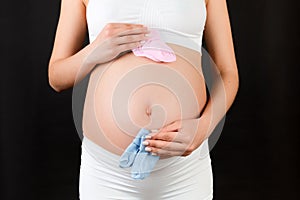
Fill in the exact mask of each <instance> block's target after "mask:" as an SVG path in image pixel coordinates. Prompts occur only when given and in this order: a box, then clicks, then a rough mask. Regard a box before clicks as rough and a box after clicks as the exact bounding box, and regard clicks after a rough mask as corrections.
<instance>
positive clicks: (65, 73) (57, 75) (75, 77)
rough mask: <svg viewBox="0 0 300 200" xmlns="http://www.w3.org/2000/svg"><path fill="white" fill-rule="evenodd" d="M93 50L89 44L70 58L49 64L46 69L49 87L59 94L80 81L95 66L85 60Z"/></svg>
mask: <svg viewBox="0 0 300 200" xmlns="http://www.w3.org/2000/svg"><path fill="white" fill-rule="evenodd" d="M93 48H94V47H93V45H92V44H89V45H87V46H85V47H84V48H83V49H81V50H80V51H78V52H77V53H76V54H74V55H72V56H70V57H67V58H64V59H58V60H56V61H54V62H50V63H49V68H48V69H49V71H48V76H49V84H50V86H51V87H52V88H53V89H54V90H55V91H57V92H60V91H62V90H65V89H68V88H70V87H73V86H74V85H75V84H76V83H77V82H79V81H80V80H82V79H83V78H84V77H85V76H86V75H87V74H88V73H89V72H90V71H91V70H92V69H93V68H94V67H95V65H96V64H95V63H90V62H88V59H86V58H87V57H88V55H89V54H90V53H91V51H92V50H93Z"/></svg>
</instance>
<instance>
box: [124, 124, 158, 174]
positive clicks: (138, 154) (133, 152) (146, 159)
mask: <svg viewBox="0 0 300 200" xmlns="http://www.w3.org/2000/svg"><path fill="white" fill-rule="evenodd" d="M149 133H150V131H149V130H147V129H145V128H141V129H140V131H139V132H138V134H137V135H136V137H135V138H134V140H133V141H132V142H131V143H130V145H129V146H128V147H127V148H126V149H125V151H124V152H123V154H122V155H121V157H120V159H119V166H120V167H122V168H127V167H131V166H132V169H131V177H132V178H134V179H144V178H146V177H147V176H149V175H150V173H151V171H152V169H153V167H154V166H155V164H156V162H157V161H158V160H159V156H153V155H151V153H150V152H147V151H145V145H143V144H142V142H143V141H144V140H145V136H146V135H148V134H149Z"/></svg>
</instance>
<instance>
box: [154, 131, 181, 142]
mask: <svg viewBox="0 0 300 200" xmlns="http://www.w3.org/2000/svg"><path fill="white" fill-rule="evenodd" d="M150 135H151V140H163V141H169V142H179V143H181V142H182V141H184V138H183V137H182V135H181V133H180V132H177V131H176V132H175V131H174V132H157V133H155V134H154V135H152V134H150Z"/></svg>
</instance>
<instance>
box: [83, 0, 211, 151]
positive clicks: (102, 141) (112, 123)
mask: <svg viewBox="0 0 300 200" xmlns="http://www.w3.org/2000/svg"><path fill="white" fill-rule="evenodd" d="M122 2H123V3H122ZM125 2H126V3H125ZM169 2H170V1H166V0H165V1H164V0H160V1H158V0H157V1H156V0H154V1H153V0H152V1H150V0H142V1H140V0H128V1H121V0H116V1H111V0H89V3H88V7H87V22H88V28H89V36H90V41H92V40H94V39H95V38H96V36H97V35H98V34H99V32H100V31H101V30H102V28H103V26H104V25H105V24H106V23H109V22H124V23H140V24H145V25H146V26H148V27H150V28H157V29H158V30H161V32H160V33H161V36H162V39H163V40H164V41H165V42H166V43H167V44H168V45H169V46H170V47H171V48H172V49H173V50H174V52H175V53H176V57H177V60H176V61H175V62H172V63H157V62H154V61H152V60H150V59H147V58H143V57H136V56H135V55H134V54H133V53H132V52H130V53H127V54H125V55H123V56H121V57H119V58H117V59H114V60H113V61H111V62H109V63H105V64H101V65H98V66H97V67H95V69H94V70H93V71H92V72H91V76H90V80H89V85H88V89H87V93H86V99H85V105H84V111H83V132H84V136H85V137H88V138H89V139H91V140H92V141H94V142H95V143H96V144H98V145H100V146H102V147H103V148H105V149H107V150H109V151H111V152H113V153H115V154H119V155H121V154H122V152H123V150H124V149H126V147H127V146H128V145H129V144H130V143H131V141H132V139H133V137H134V136H135V135H136V134H137V132H138V130H139V128H141V127H145V128H148V129H158V128H160V127H161V126H163V125H166V124H168V123H170V122H172V121H175V120H179V119H186V118H196V117H198V116H199V113H200V112H201V110H202V109H203V107H204V105H205V102H206V89H205V82H204V78H203V75H202V69H201V43H200V44H197V43H196V42H197V41H200V40H202V33H203V29H204V23H205V16H206V13H205V9H204V8H205V2H204V0H199V1H196V0H187V1H181V0H175V1H173V2H172V4H170V3H169ZM182 2H185V3H182ZM201 2H202V3H201ZM189 3H190V4H189ZM203 4H204V5H203ZM196 6H199V7H198V8H195V7H196ZM203 6H204V8H203ZM146 8H147V9H146ZM180 12H181V13H180ZM198 12H200V14H199V13H198ZM113 13H114V14H113ZM195 17H199V19H198V20H195ZM190 20H194V21H190ZM189 23H191V24H189Z"/></svg>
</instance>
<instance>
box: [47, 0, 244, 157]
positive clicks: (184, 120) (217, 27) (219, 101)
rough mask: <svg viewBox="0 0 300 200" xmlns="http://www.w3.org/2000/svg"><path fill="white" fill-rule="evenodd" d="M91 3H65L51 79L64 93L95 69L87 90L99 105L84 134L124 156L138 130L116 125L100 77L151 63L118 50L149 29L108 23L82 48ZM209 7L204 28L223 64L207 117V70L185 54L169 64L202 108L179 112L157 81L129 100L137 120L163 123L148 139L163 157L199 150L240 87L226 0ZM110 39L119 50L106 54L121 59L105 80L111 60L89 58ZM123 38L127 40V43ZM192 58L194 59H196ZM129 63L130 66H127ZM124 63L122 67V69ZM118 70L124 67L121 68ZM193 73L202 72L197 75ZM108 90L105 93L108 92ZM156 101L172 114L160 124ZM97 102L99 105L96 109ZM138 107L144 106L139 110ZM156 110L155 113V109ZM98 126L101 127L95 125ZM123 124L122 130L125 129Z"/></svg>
mask: <svg viewBox="0 0 300 200" xmlns="http://www.w3.org/2000/svg"><path fill="white" fill-rule="evenodd" d="M87 3H88V2H87V1H85V2H82V1H81V0H75V1H74V0H63V1H62V7H61V16H60V20H59V24H58V28H57V33H56V38H55V43H54V48H53V52H52V55H51V59H50V61H49V83H50V85H51V86H52V87H53V89H54V90H56V91H58V92H60V91H63V90H65V89H67V88H70V87H72V86H73V85H74V84H76V82H78V81H80V80H81V79H82V78H83V77H85V76H86V75H87V74H88V73H90V72H91V71H92V70H93V69H95V70H93V72H92V74H91V79H90V83H89V88H88V90H89V91H90V92H89V91H88V93H87V97H86V100H87V101H86V103H87V102H91V101H97V104H85V110H84V119H83V128H84V133H85V136H87V137H89V138H90V139H92V140H93V141H94V142H95V143H97V144H99V145H101V146H102V147H104V148H106V149H108V150H110V151H111V152H114V153H116V154H119V155H120V154H121V153H122V151H123V150H124V149H125V148H126V147H127V145H128V144H129V143H130V142H131V141H132V139H133V137H134V134H129V133H128V132H126V131H122V130H120V129H119V128H118V127H117V126H116V124H114V122H113V121H112V117H111V116H109V115H111V113H112V110H109V107H107V106H105V105H107V100H106V101H105V98H103V97H104V96H101V95H103V94H104V95H106V97H108V96H111V94H112V93H109V86H107V87H106V88H105V87H102V86H101V84H100V83H101V81H103V82H105V83H106V84H105V85H109V84H112V85H113V84H114V83H117V82H118V81H117V79H114V78H110V79H109V78H107V77H111V76H109V75H108V74H113V73H119V77H120V76H121V75H122V73H123V74H124V73H126V70H129V69H130V68H133V67H134V66H133V65H130V62H133V63H135V65H136V64H137V63H139V62H140V64H143V63H144V64H145V63H149V59H145V58H136V57H135V56H134V55H132V53H128V54H126V55H124V56H122V57H120V58H118V59H115V58H116V56H117V55H118V54H119V53H121V52H123V51H126V50H130V49H133V48H135V47H137V46H139V45H140V44H139V42H140V41H141V40H144V39H146V37H145V34H146V33H147V30H146V29H143V27H142V25H138V24H111V25H110V26H107V27H105V30H103V31H102V32H101V33H100V34H99V36H98V37H97V39H96V40H95V41H94V42H92V43H91V44H89V45H87V46H86V47H85V48H83V49H81V45H82V44H83V42H84V37H85V34H86V31H87V29H86V25H87V24H86V18H85V9H86V5H87ZM206 7H207V21H206V25H205V30H204V39H205V42H206V44H207V47H208V51H209V53H210V55H211V57H212V58H213V60H214V62H215V63H216V65H217V67H218V70H219V78H218V79H217V81H216V82H215V84H214V87H213V88H214V89H213V91H212V92H211V98H210V99H208V104H207V106H206V107H205V108H204V111H203V113H202V115H201V116H200V117H199V116H198V117H196V116H197V114H199V113H200V111H201V110H202V109H203V106H204V103H205V101H206V94H205V90H204V89H203V88H204V86H205V85H204V82H203V78H202V76H201V74H202V72H201V71H199V69H200V67H199V68H198V72H197V73H195V68H194V67H193V65H192V64H191V63H187V62H184V59H180V58H179V59H178V60H177V61H176V62H174V63H172V64H168V66H172V67H173V68H175V69H176V70H177V71H179V72H180V73H181V74H182V76H183V77H185V78H186V80H188V82H190V83H192V84H191V85H192V87H191V88H192V90H193V91H194V92H195V94H196V96H197V98H196V99H197V100H198V105H197V108H198V109H196V110H194V112H186V113H185V114H184V115H181V114H182V113H181V112H180V109H178V104H177V106H176V101H175V99H176V98H174V95H172V94H171V93H170V92H167V90H164V89H163V88H160V89H159V88H158V87H157V86H154V85H152V86H151V85H150V86H149V87H144V88H141V89H140V90H138V92H136V93H135V95H133V97H132V98H131V99H130V101H131V102H135V104H134V106H132V105H133V103H132V105H131V106H130V104H129V110H128V112H129V113H130V116H131V117H132V118H131V119H132V121H133V122H134V123H135V124H137V125H139V126H147V125H148V128H159V126H160V127H161V130H160V131H159V132H158V133H155V134H154V133H153V134H152V138H151V139H148V140H147V141H148V143H149V144H148V147H150V150H151V151H152V152H154V153H156V154H158V155H160V156H161V158H167V157H170V156H187V155H190V154H191V153H192V152H193V151H194V150H195V149H196V148H198V147H199V146H200V145H201V144H202V142H203V141H204V140H205V139H206V138H207V137H208V136H209V135H210V133H211V132H212V130H213V129H214V128H215V126H216V125H217V123H218V122H219V121H220V120H221V118H222V117H223V116H224V115H225V113H226V112H227V111H228V109H229V108H230V106H231V105H232V103H233V101H234V99H235V96H236V93H237V90H238V71H237V65H236V60H235V55H234V47H233V42H232V36H231V28H230V23H229V17H228V11H227V6H226V1H225V0H207V1H206ZM74 11H76V12H74ZM126 31H127V33H130V32H128V31H131V33H133V31H134V34H132V35H131V36H130V37H124V36H122V37H121V36H118V33H121V32H123V33H124V32H126ZM68 33H70V34H68ZM120 38H121V39H122V42H120V41H121V39H120ZM107 39H111V40H112V41H115V42H113V44H114V45H116V46H109V47H108V48H111V49H114V51H109V54H108V56H106V58H107V57H109V58H110V59H111V61H112V60H113V59H115V60H117V61H116V62H114V63H113V64H114V66H112V67H111V68H112V70H111V71H110V72H109V71H107V73H105V74H106V78H105V76H103V77H102V78H101V79H100V81H99V74H100V71H101V70H103V69H104V67H103V66H105V65H107V64H109V63H111V62H109V61H107V60H103V59H101V58H99V59H98V60H97V58H95V59H88V58H90V57H91V56H90V55H92V54H93V51H95V50H96V49H97V47H99V46H100V45H103V41H105V40H107ZM124 41H126V43H125V42H124ZM168 45H170V46H171V47H172V48H175V49H176V51H178V52H181V54H186V55H193V53H194V54H196V53H195V52H194V51H193V50H190V49H187V48H184V47H180V46H177V45H174V44H168ZM116 47H118V48H116ZM115 49H117V50H115ZM192 57H193V56H192ZM198 57H199V56H198ZM193 59H194V61H191V60H193ZM91 60H92V61H91ZM198 61H199V59H198V58H197V56H195V57H193V58H190V62H192V63H193V62H195V63H197V62H198ZM105 63H106V64H105ZM125 63H126V64H127V65H125ZM97 64H98V65H97ZM96 65H97V67H96ZM198 66H199V65H198ZM121 67H123V71H122V68H121ZM116 69H120V70H119V71H118V70H117V71H116ZM114 70H115V71H114ZM79 72H80V73H79ZM127 72H128V71H127ZM193 74H198V75H197V76H194V77H192V75H193ZM97 75H98V79H97ZM92 80H93V81H92ZM108 83H109V84H108ZM105 90H106V92H104V91H105ZM154 92H156V93H157V92H159V93H160V94H159V97H160V98H158V97H157V98H154V97H153V98H149V96H145V94H149V93H150V94H151V93H154ZM149 99H151V100H149ZM167 99H172V102H174V103H173V105H174V106H173V107H168V103H166V102H167ZM182 101H184V100H182ZM137 103H138V105H137ZM155 103H158V104H160V105H162V107H164V108H166V113H167V114H168V115H167V117H165V118H164V119H161V120H160V122H158V124H160V125H158V124H153V123H152V124H151V123H150V121H149V119H150V118H151V115H149V110H150V111H151V109H149V108H151V105H153V104H155ZM177 103H178V102H177ZM94 105H95V107H93V106H94ZM194 106H195V105H194ZM89 107H90V110H89ZM136 107H138V108H140V109H138V110H137V109H136ZM105 108H107V109H108V110H107V113H109V115H108V116H107V117H106V118H105V120H106V121H105V120H104V118H103V115H101V111H103V109H105ZM91 109H92V110H91ZM184 109H187V110H188V106H185V107H184ZM92 111H93V112H94V115H92V114H91V113H92ZM102 113H103V112H102ZM151 114H152V115H154V116H155V111H154V112H153V111H152V113H151ZM149 116H150V118H149ZM179 116H180V117H179ZM147 117H148V118H147ZM147 120H148V121H147ZM101 124H102V125H101ZM199 124H200V125H201V126H200V125H199ZM97 126H98V129H96V128H95V127H97ZM99 126H100V127H101V128H102V132H101V131H100V132H101V133H105V134H99V133H100V132H97V130H99ZM121 128H122V129H123V128H124V127H121ZM127 128H128V127H127ZM129 128H130V127H129ZM125 129H126V127H125ZM103 130H104V131H103ZM179 131H180V132H179Z"/></svg>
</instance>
